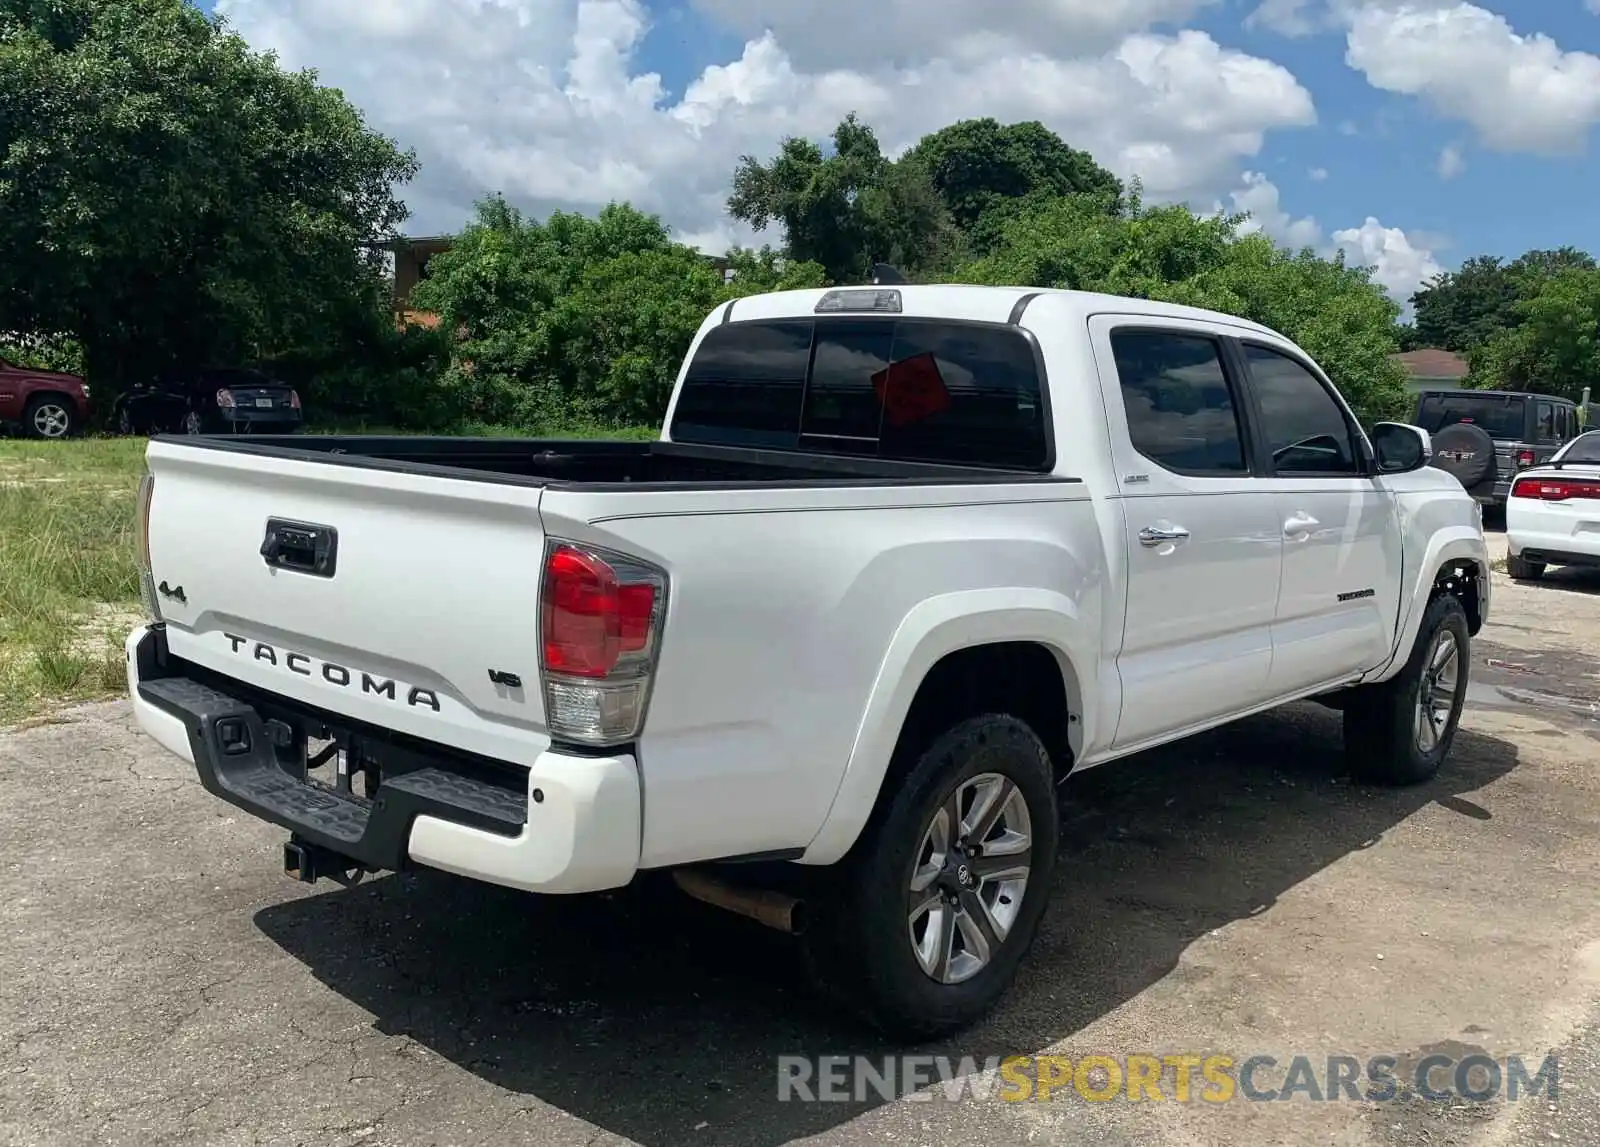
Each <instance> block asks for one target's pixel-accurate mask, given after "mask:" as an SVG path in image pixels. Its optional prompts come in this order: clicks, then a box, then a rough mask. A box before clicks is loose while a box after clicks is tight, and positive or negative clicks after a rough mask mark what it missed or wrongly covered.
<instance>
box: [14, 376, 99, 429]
mask: <svg viewBox="0 0 1600 1147" xmlns="http://www.w3.org/2000/svg"><path fill="white" fill-rule="evenodd" d="M88 421H89V388H88V386H87V385H85V384H84V381H83V379H81V378H79V377H78V376H77V375H75V374H60V373H58V372H56V371H53V370H34V369H33V368H32V367H29V366H17V365H16V364H15V363H10V362H7V361H6V360H5V359H3V358H0V425H12V426H18V427H20V428H21V430H22V433H24V434H26V435H27V436H28V437H30V438H67V437H70V436H71V435H73V434H76V433H77V432H78V431H79V430H81V429H83V427H84V426H85V425H86V424H87V423H88Z"/></svg>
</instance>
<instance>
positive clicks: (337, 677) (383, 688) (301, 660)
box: [222, 633, 440, 713]
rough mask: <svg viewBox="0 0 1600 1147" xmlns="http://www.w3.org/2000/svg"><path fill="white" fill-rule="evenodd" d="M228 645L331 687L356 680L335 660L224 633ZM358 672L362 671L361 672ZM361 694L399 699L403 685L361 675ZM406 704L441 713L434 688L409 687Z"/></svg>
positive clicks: (344, 686) (348, 685)
mask: <svg viewBox="0 0 1600 1147" xmlns="http://www.w3.org/2000/svg"><path fill="white" fill-rule="evenodd" d="M222 636H223V637H225V638H227V639H228V644H229V645H230V646H232V647H233V652H235V653H238V654H246V653H248V656H249V657H251V658H252V659H253V660H256V661H262V662H265V663H266V664H268V665H278V664H280V663H281V664H282V665H283V667H284V668H286V669H288V670H289V672H291V673H298V674H299V675H300V676H302V677H321V678H322V679H323V680H324V681H326V682H327V683H328V684H330V685H337V686H339V688H341V689H348V688H350V687H351V686H352V685H353V684H354V683H355V680H356V673H355V672H352V671H351V670H349V669H347V668H345V667H344V666H343V665H338V664H335V663H334V662H332V661H318V660H317V659H316V658H314V657H310V656H308V655H306V654H304V653H297V652H294V651H292V650H281V649H278V648H277V647H276V646H272V645H268V644H267V643H266V642H264V641H251V640H250V639H249V638H248V637H240V636H238V635H237V634H233V633H224V634H223V635H222ZM358 672H359V671H358ZM360 676H361V692H362V693H365V694H370V695H372V696H374V697H382V698H384V699H385V700H389V701H399V700H400V683H399V682H397V681H394V680H393V679H391V678H387V677H374V676H373V675H372V674H370V673H366V672H361V674H360ZM405 703H406V704H407V705H410V706H411V707H412V708H418V709H432V710H433V711H434V712H435V713H437V712H439V711H440V710H439V695H438V694H437V693H435V692H434V691H433V690H432V689H421V688H418V687H417V686H415V685H413V686H410V687H409V688H407V690H406V695H405Z"/></svg>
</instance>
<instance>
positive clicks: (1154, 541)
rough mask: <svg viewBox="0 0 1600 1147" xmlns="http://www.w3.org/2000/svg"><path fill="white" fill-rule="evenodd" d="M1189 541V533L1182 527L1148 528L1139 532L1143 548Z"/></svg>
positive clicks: (1163, 526) (1162, 526)
mask: <svg viewBox="0 0 1600 1147" xmlns="http://www.w3.org/2000/svg"><path fill="white" fill-rule="evenodd" d="M1188 540H1189V531H1188V530H1186V529H1184V528H1183V527H1182V526H1172V525H1161V526H1146V527H1145V528H1144V529H1142V530H1140V531H1139V544H1140V545H1141V546H1159V545H1161V544H1162V543H1164V542H1186V541H1188Z"/></svg>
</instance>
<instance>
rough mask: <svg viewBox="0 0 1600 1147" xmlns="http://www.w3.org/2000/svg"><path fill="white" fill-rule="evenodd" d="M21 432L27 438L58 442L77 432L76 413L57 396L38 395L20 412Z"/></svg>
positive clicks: (61, 397) (67, 401) (65, 400)
mask: <svg viewBox="0 0 1600 1147" xmlns="http://www.w3.org/2000/svg"><path fill="white" fill-rule="evenodd" d="M22 432H23V433H24V434H26V435H27V436H28V437H29V438H43V439H45V440H47V441H52V442H54V441H60V440H61V439H64V438H71V437H72V436H73V435H74V434H76V433H77V432H78V412H77V410H76V409H75V408H74V407H73V405H72V402H71V400H70V399H67V398H64V397H63V396H61V395H59V394H38V395H35V396H34V397H33V398H31V399H29V400H28V406H27V409H26V410H24V411H23V412H22Z"/></svg>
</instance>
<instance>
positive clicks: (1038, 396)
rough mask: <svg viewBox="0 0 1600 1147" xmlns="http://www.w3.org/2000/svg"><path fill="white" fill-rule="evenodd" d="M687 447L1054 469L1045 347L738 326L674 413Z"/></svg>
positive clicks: (821, 325) (720, 340)
mask: <svg viewBox="0 0 1600 1147" xmlns="http://www.w3.org/2000/svg"><path fill="white" fill-rule="evenodd" d="M671 429H672V437H673V439H674V440H675V441H678V442H699V443H706V444H714V445H735V446H753V447H764V448H767V449H780V450H808V451H814V452H817V453H829V454H856V455H865V456H868V457H874V458H885V459H894V460H899V461H907V462H946V463H953V464H957V465H969V466H996V467H1006V468H1013V469H1043V468H1045V467H1047V466H1048V464H1049V447H1048V436H1047V433H1046V429H1045V412H1044V398H1043V388H1042V383H1041V379H1040V376H1039V368H1038V363H1037V360H1036V359H1035V356H1034V351H1033V344H1032V343H1031V342H1030V341H1029V339H1028V338H1027V336H1026V335H1024V334H1023V333H1022V332H1021V331H1019V330H1017V329H1015V328H1012V327H994V326H985V325H982V324H976V323H953V322H941V321H936V320H925V319H884V318H837V319H833V318H825V319H802V320H783V321H776V322H743V323H727V324H725V325H723V326H719V327H716V328H714V329H713V330H712V331H711V332H710V333H709V334H707V336H706V338H705V339H704V341H703V342H702V343H701V344H700V347H699V349H698V350H697V351H696V353H695V356H694V360H693V361H692V362H691V363H690V364H689V370H688V372H687V374H686V375H685V378H684V384H683V391H682V393H681V394H680V395H679V396H678V405H677V408H676V410H675V412H674V414H673V420H672V428H671Z"/></svg>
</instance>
